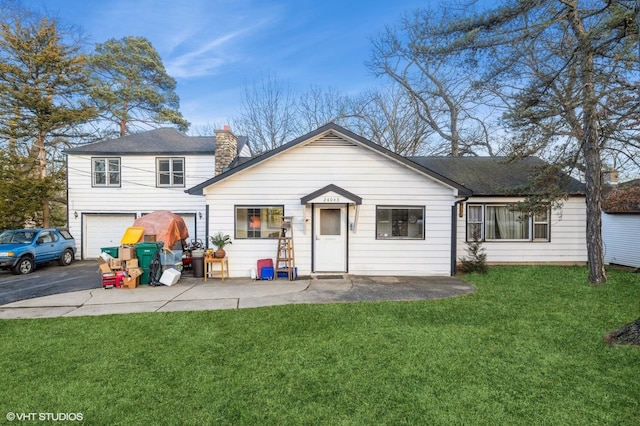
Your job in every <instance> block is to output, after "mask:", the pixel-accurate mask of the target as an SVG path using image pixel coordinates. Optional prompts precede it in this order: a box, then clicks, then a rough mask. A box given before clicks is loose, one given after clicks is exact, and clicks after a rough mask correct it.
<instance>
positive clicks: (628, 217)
mask: <svg viewBox="0 0 640 426" xmlns="http://www.w3.org/2000/svg"><path fill="white" fill-rule="evenodd" d="M639 236H640V214H606V213H603V214H602V239H603V242H604V262H605V263H606V264H615V265H624V266H632V267H634V268H640V240H638V237H639Z"/></svg>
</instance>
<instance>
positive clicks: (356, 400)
mask: <svg viewBox="0 0 640 426" xmlns="http://www.w3.org/2000/svg"><path fill="white" fill-rule="evenodd" d="M464 278H465V279H467V280H469V281H471V282H472V283H474V284H475V285H476V286H477V287H478V292H477V293H476V294H473V295H470V296H464V297H458V298H453V299H446V300H434V301H420V302H403V303H397V302H385V303H355V304H332V305H292V306H278V307H269V308H260V309H245V310H239V311H210V312H177V313H154V314H135V315H115V316H103V317H80V318H55V319H38V320H11V321H1V322H0V335H1V336H2V343H0V383H1V386H0V407H1V409H2V410H3V411H4V413H6V412H17V413H23V412H24V413H30V412H38V413H39V412H54V413H82V415H83V417H84V419H85V422H86V423H87V424H122V425H132V424H166V425H173V424H193V425H202V424H216V425H225V424H234V425H235V424H260V425H286V424H291V425H300V424H314V425H315V424H331V425H338V424H346V425H349V424H353V425H370V424H393V425H397V424H420V425H423V424H433V425H438V424H442V425H449V424H460V425H465V424H468V425H497V424H515V425H517V424H527V425H528V424H547V425H589V424H593V425H602V424H610V425H625V424H628V425H632V424H638V419H639V418H640V402H639V401H640V380H638V372H640V348H637V347H624V346H618V347H614V346H608V345H606V344H605V343H604V342H603V337H604V335H605V334H606V333H607V332H608V331H611V330H614V329H617V328H619V327H620V326H622V325H624V324H626V323H629V322H631V321H633V320H635V319H636V318H637V317H638V316H640V276H639V275H638V274H634V273H632V272H625V271H620V270H612V271H610V272H609V282H608V283H607V284H606V285H604V286H600V287H592V286H590V285H589V284H588V283H587V270H586V269H585V268H582V267H493V268H492V269H491V270H490V272H489V273H488V274H487V275H469V276H466V277H464ZM0 419H3V420H4V415H3V414H2V413H0ZM59 423H61V422H59ZM77 423H78V422H76V424H77Z"/></svg>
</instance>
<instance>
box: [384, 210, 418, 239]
mask: <svg viewBox="0 0 640 426" xmlns="http://www.w3.org/2000/svg"><path fill="white" fill-rule="evenodd" d="M376 238H377V239H413V240H423V239H424V207H376Z"/></svg>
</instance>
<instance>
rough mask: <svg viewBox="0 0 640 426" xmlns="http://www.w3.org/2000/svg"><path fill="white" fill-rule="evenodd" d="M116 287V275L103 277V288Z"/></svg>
mask: <svg viewBox="0 0 640 426" xmlns="http://www.w3.org/2000/svg"><path fill="white" fill-rule="evenodd" d="M115 286H116V276H115V275H103V276H102V288H113V287H115Z"/></svg>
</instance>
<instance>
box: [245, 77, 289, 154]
mask: <svg viewBox="0 0 640 426" xmlns="http://www.w3.org/2000/svg"><path fill="white" fill-rule="evenodd" d="M296 112H297V111H296V99H295V95H294V93H293V91H292V90H291V89H290V88H289V85H288V84H286V83H283V82H282V81H280V80H278V78H277V75H274V74H271V73H268V74H267V75H266V76H265V75H262V76H261V77H260V79H259V80H258V81H254V82H253V83H252V84H251V85H249V84H247V83H246V82H245V85H244V96H243V98H242V109H241V112H240V117H239V118H238V119H237V120H234V122H233V128H234V131H235V132H237V133H238V134H241V135H246V136H248V137H249V144H250V145H251V148H252V151H253V152H254V153H256V154H259V153H262V152H265V151H269V150H272V149H275V148H277V147H279V146H281V145H283V144H284V143H286V142H288V141H289V140H291V139H293V138H295V137H296V136H299V135H300V134H301V133H300V127H299V125H298V117H297V115H296Z"/></svg>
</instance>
